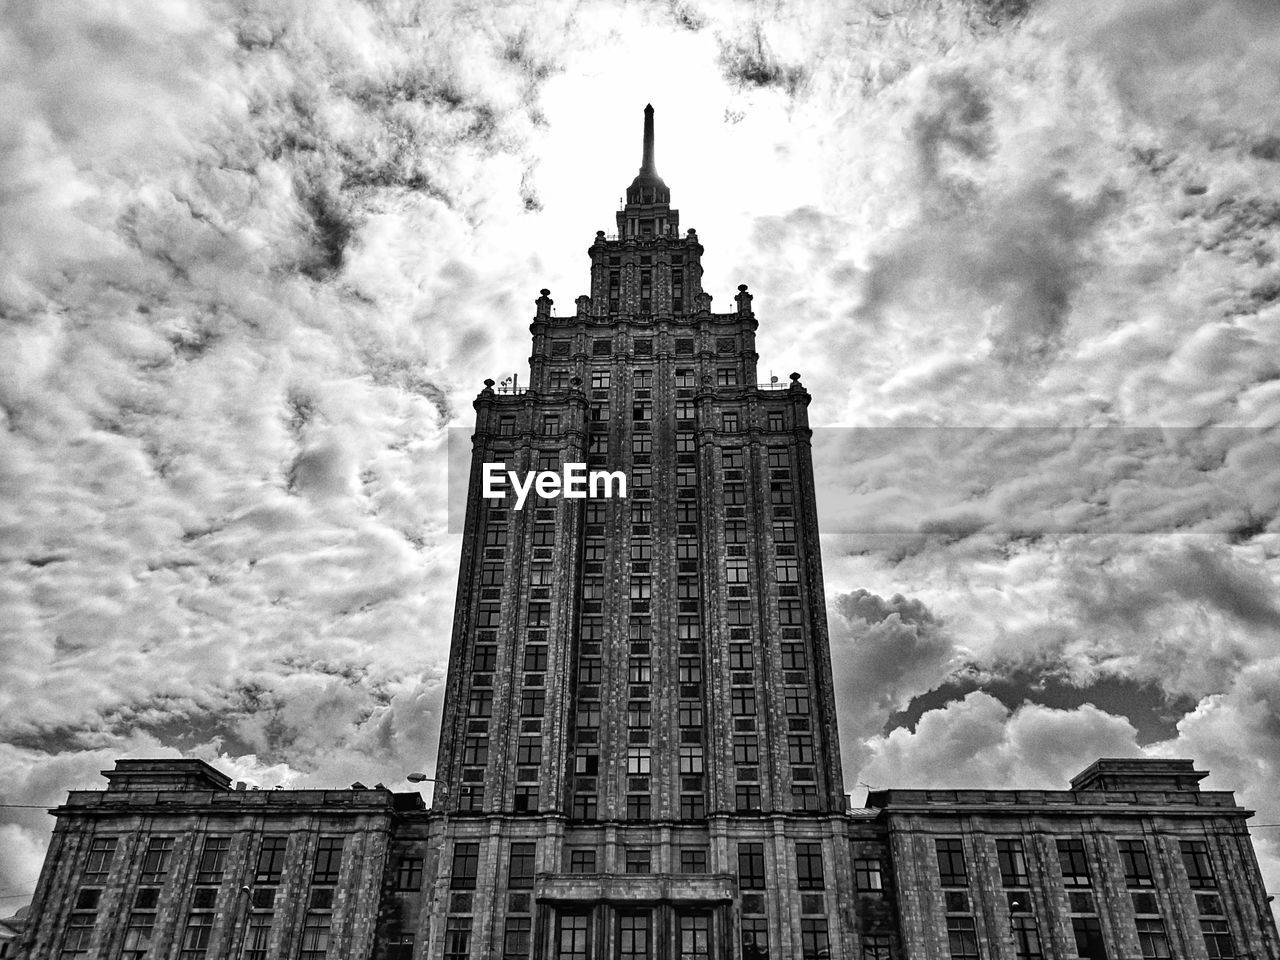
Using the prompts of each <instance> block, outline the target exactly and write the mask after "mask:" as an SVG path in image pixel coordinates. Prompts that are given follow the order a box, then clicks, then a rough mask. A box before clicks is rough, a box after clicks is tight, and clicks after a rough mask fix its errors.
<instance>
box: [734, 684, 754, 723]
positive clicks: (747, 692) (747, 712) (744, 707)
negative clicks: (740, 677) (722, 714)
mask: <svg viewBox="0 0 1280 960" xmlns="http://www.w3.org/2000/svg"><path fill="white" fill-rule="evenodd" d="M729 701H730V709H731V711H732V712H733V715H734V716H737V717H754V716H755V715H756V692H755V691H754V690H752V689H750V688H747V687H734V688H732V691H731V693H730V694H729Z"/></svg>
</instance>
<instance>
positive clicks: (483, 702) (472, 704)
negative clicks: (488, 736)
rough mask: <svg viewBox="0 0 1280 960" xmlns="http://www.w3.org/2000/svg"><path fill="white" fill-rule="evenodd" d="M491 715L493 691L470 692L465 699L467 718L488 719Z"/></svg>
mask: <svg viewBox="0 0 1280 960" xmlns="http://www.w3.org/2000/svg"><path fill="white" fill-rule="evenodd" d="M492 715H493V691H492V690H472V691H471V694H470V696H469V697H468V698H467V716H469V717H489V716H492Z"/></svg>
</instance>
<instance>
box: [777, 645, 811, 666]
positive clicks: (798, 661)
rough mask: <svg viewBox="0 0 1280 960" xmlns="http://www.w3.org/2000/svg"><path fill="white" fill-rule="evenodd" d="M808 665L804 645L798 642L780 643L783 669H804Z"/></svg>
mask: <svg viewBox="0 0 1280 960" xmlns="http://www.w3.org/2000/svg"><path fill="white" fill-rule="evenodd" d="M807 667H808V660H807V659H806V658H805V655H804V646H803V645H802V644H799V643H784V644H783V645H782V669H783V670H804V669H806V668H807Z"/></svg>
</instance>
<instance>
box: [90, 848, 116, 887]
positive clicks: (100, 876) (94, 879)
mask: <svg viewBox="0 0 1280 960" xmlns="http://www.w3.org/2000/svg"><path fill="white" fill-rule="evenodd" d="M116 842H117V841H116V838H115V837H94V838H93V840H92V841H90V843H89V856H88V858H87V859H86V860H85V864H84V882H85V883H105V882H106V880H107V875H108V874H109V873H110V872H111V861H112V860H114V859H115V855H116Z"/></svg>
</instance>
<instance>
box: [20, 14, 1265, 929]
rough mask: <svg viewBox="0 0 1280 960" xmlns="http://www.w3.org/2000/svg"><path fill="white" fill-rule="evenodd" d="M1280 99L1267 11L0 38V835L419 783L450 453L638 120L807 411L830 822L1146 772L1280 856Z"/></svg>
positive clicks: (277, 24) (571, 246) (29, 838)
mask: <svg viewBox="0 0 1280 960" xmlns="http://www.w3.org/2000/svg"><path fill="white" fill-rule="evenodd" d="M1278 64H1280V7H1277V6H1276V5H1275V4H1274V3H1273V2H1271V0H1113V2H1109V3H1105V4H1099V3H1096V2H1092V0H1038V2H1031V3H1028V2H1025V0H850V2H847V3H844V4H841V5H838V8H836V5H833V4H830V3H828V2H826V0H812V2H808V3H805V2H796V3H790V2H774V3H770V4H765V3H733V2H730V0H668V2H653V3H628V4H621V3H608V2H573V3H570V2H561V3H553V2H537V3H532V2H529V3H511V4H507V5H502V6H499V5H490V4H465V3H452V4H451V3H448V2H447V0H431V2H429V3H428V2H425V0H423V2H411V0H399V2H397V0H368V2H357V0H292V2H290V0H275V2H268V0H261V2H251V0H240V2H235V0H226V2H215V0H203V2H201V0H150V2H147V0H124V2H111V3H108V2H105V0H104V2H85V0H10V2H8V3H6V4H4V6H3V9H2V10H0V103H3V105H4V106H3V121H4V122H3V123H0V318H3V320H2V325H0V417H2V418H3V428H4V432H3V434H0V564H3V574H2V575H0V629H2V631H3V635H2V638H0V643H2V644H3V647H2V648H0V657H2V662H3V665H4V667H3V670H0V740H2V741H3V742H2V743H0V769H3V770H4V772H5V777H4V782H3V784H0V802H3V803H7V804H34V805H43V804H50V805H51V804H56V803H57V802H59V800H60V799H61V798H62V797H63V796H64V794H65V791H66V790H68V789H72V788H91V789H97V788H100V787H101V786H103V781H102V780H101V778H100V777H99V776H98V771H99V770H101V769H104V768H107V767H109V766H110V764H111V763H112V761H113V760H114V759H115V758H117V757H120V756H157V755H160V756H164V755H167V756H178V755H186V756H197V757H201V758H203V759H206V760H209V761H211V762H213V763H215V764H216V765H217V766H219V767H220V768H221V769H223V770H225V771H227V772H228V773H230V774H232V775H233V776H235V777H238V778H244V779H248V780H250V781H252V782H254V783H257V784H260V785H263V786H266V787H269V786H273V785H276V784H283V785H286V786H304V785H312V784H325V785H346V784H348V783H350V782H351V781H353V780H356V779H359V780H362V781H364V782H366V783H370V784H372V783H374V782H377V781H382V782H385V783H386V784H387V785H388V786H391V787H393V788H407V786H408V785H407V784H405V782H404V779H403V778H404V775H405V774H406V773H408V772H411V771H415V770H421V771H425V772H427V773H430V772H431V770H432V767H433V764H434V759H435V748H436V734H437V726H438V723H439V715H440V701H441V690H442V683H443V674H444V665H445V657H446V652H447V645H448V633H449V628H450V622H451V617H452V604H453V593H454V588H455V580H456V570H457V560H458V553H459V549H460V542H459V537H458V536H456V535H453V534H450V533H449V532H448V529H447V517H446V502H445V496H444V492H445V470H444V463H445V456H444V451H445V436H446V431H447V428H448V427H449V426H450V425H452V426H455V427H457V426H466V425H468V424H469V423H470V422H471V418H472V409H471V400H472V398H473V397H474V395H475V394H476V392H477V391H478V390H479V388H480V386H481V383H482V381H483V380H484V379H485V378H486V377H493V378H495V379H502V378H503V377H505V376H507V375H509V374H511V373H516V372H519V373H521V374H522V376H523V375H524V374H525V371H526V363H527V357H528V323H529V320H530V319H531V317H532V313H533V300H534V298H535V297H536V296H537V291H538V289H539V288H541V287H543V286H546V287H549V288H551V290H552V296H553V298H555V300H556V302H557V304H558V305H559V307H558V309H559V310H561V311H562V312H568V311H571V310H572V303H573V298H574V297H575V296H577V295H578V294H580V293H582V292H584V291H585V289H586V287H587V267H588V261H587V257H586V248H587V246H588V245H589V244H590V242H591V240H592V237H593V236H594V233H595V231H596V230H598V229H611V228H612V224H613V213H614V211H615V209H616V205H617V202H618V198H619V196H620V195H621V193H622V192H623V190H624V188H625V186H626V185H627V184H628V183H629V182H630V180H631V178H632V177H633V176H634V175H635V172H636V169H637V167H638V165H639V160H640V156H639V152H640V151H639V148H640V124H641V116H642V114H641V110H642V108H643V106H644V104H645V103H646V102H652V103H653V105H654V107H655V109H656V111H657V131H658V140H657V161H658V168H659V170H660V172H661V173H662V175H663V177H664V178H665V180H666V182H667V183H668V184H669V185H670V186H671V188H672V194H673V201H674V203H675V205H676V206H678V207H679V208H680V211H681V216H682V226H685V227H689V226H692V227H695V228H696V229H697V230H698V234H699V237H700V239H701V240H702V242H703V243H704V244H705V246H706V251H707V252H706V256H705V265H706V268H707V273H706V276H705V284H706V287H707V289H708V291H709V292H710V293H712V294H713V295H714V296H715V298H716V299H715V304H714V307H713V308H715V309H720V310H726V309H729V307H730V305H731V304H732V294H733V292H734V289H735V287H736V285H737V284H738V283H747V284H749V285H750V287H751V290H752V292H753V294H754V296H755V302H754V307H755V308H756V312H757V316H758V317H759V320H760V332H759V341H758V347H759V351H760V355H761V361H760V370H761V373H762V374H763V375H765V376H766V377H767V376H768V375H769V374H770V373H772V374H774V375H778V376H782V377H785V376H786V374H787V373H789V372H790V371H792V370H796V371H799V372H800V373H801V374H802V375H803V379H804V383H805V384H806V386H807V387H808V388H809V389H810V391H811V392H812V394H813V397H814V400H813V405H812V407H811V408H810V413H811V418H812V421H813V423H814V425H815V426H818V427H820V428H821V429H819V431H818V436H817V437H816V438H815V439H816V443H817V453H818V456H817V460H818V469H819V472H820V482H821V485H822V489H823V492H822V501H821V502H822V518H823V522H824V525H825V528H826V529H827V530H829V531H830V535H828V536H826V537H825V538H824V542H823V551H824V563H825V568H826V585H827V595H828V605H829V615H830V618H831V628H832V638H833V654H834V658H835V665H836V674H837V684H838V696H839V701H840V708H841V731H842V737H843V741H842V747H843V752H844V758H845V773H846V782H847V789H848V790H849V791H850V792H852V793H853V794H854V800H855V802H861V799H862V794H863V789H864V788H863V787H862V786H859V784H860V783H861V784H871V785H873V786H876V787H886V786H910V785H919V784H926V783H928V784H934V785H938V786H945V785H965V786H968V785H986V786H993V787H1003V786H1014V785H1023V786H1034V787H1062V786H1065V783H1066V780H1067V778H1069V777H1070V776H1071V775H1073V774H1074V773H1076V772H1078V771H1079V770H1080V769H1081V768H1083V767H1084V766H1085V765H1086V764H1087V763H1089V762H1091V761H1092V760H1093V759H1094V758H1096V757H1097V756H1101V755H1105V756H1137V755H1142V754H1146V755H1151V756H1177V757H1191V758H1193V759H1194V760H1196V762H1197V763H1198V764H1199V765H1200V766H1202V767H1204V768H1207V769H1210V770H1211V771H1212V773H1213V776H1212V778H1211V779H1210V780H1209V781H1208V782H1207V786H1211V787H1216V788H1225V789H1234V790H1236V791H1237V793H1238V796H1239V798H1240V800H1241V801H1242V802H1243V803H1245V804H1247V805H1249V806H1252V807H1256V808H1257V809H1258V810H1259V811H1260V815H1259V816H1258V817H1257V818H1256V819H1257V820H1258V822H1261V823H1280V718H1278V717H1277V710H1278V709H1280V521H1278V520H1277V508H1278V505H1280V466H1278V465H1280V428H1278V427H1277V424H1278V423H1280V263H1278V262H1277V254H1278V253H1280V242H1278V236H1280V234H1278V232H1277V231H1278V229H1280V199H1278V198H1280V67H1278V66H1277V65H1278ZM0 824H3V825H2V826H0V897H4V898H5V899H0V914H5V913H8V912H9V910H10V909H12V908H16V907H17V906H19V905H21V904H22V903H23V902H24V899H23V897H24V894H26V893H28V892H29V891H30V890H31V888H32V887H33V885H34V881H35V878H36V876H37V874H38V872H39V865H40V862H41V859H42V857H43V852H44V846H45V843H46V842H47V836H48V832H49V829H50V826H51V818H49V817H48V816H47V815H46V814H45V813H43V812H42V811H40V810H23V809H16V808H6V809H3V810H0ZM1255 836H1256V838H1257V840H1258V849H1259V854H1260V856H1261V858H1262V861H1263V866H1264V869H1265V871H1266V873H1267V876H1268V880H1269V885H1270V887H1271V889H1272V890H1280V844H1276V843H1273V842H1271V840H1270V839H1269V838H1272V837H1274V838H1276V839H1277V840H1280V831H1277V830H1259V831H1258V832H1257V833H1256V834H1255Z"/></svg>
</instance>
